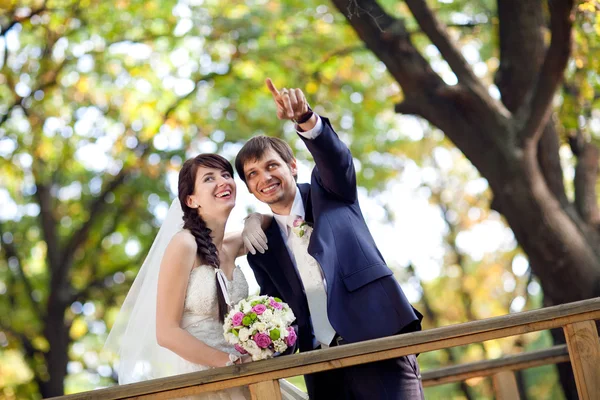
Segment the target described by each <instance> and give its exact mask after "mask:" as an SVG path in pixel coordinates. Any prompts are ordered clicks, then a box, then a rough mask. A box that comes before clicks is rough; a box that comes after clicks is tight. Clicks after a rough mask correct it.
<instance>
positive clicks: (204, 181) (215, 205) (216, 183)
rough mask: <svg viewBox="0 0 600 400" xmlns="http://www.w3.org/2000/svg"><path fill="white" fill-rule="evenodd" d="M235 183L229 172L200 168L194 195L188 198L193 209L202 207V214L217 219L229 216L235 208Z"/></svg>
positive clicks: (197, 173) (188, 202) (197, 172)
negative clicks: (218, 216)
mask: <svg viewBox="0 0 600 400" xmlns="http://www.w3.org/2000/svg"><path fill="white" fill-rule="evenodd" d="M235 194H236V192H235V181H234V180H233V176H231V174H230V173H229V172H228V171H224V170H221V169H216V168H207V167H202V166H201V167H198V170H197V171H196V182H195V184H194V193H193V194H192V195H190V196H188V201H187V204H188V206H189V207H191V208H197V206H200V209H199V210H200V214H201V215H203V216H211V217H213V218H214V217H215V216H217V215H223V214H225V215H229V212H231V209H232V208H233V207H234V206H235Z"/></svg>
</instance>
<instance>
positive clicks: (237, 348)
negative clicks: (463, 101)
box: [233, 344, 248, 354]
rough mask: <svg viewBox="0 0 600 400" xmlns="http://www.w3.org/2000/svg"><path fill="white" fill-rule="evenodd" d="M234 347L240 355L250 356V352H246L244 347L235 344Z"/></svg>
mask: <svg viewBox="0 0 600 400" xmlns="http://www.w3.org/2000/svg"><path fill="white" fill-rule="evenodd" d="M233 347H235V349H236V350H237V351H238V353H240V354H248V352H247V351H246V350H244V348H243V347H242V346H240V345H239V344H234V345H233Z"/></svg>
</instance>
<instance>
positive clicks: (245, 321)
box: [242, 315, 252, 326]
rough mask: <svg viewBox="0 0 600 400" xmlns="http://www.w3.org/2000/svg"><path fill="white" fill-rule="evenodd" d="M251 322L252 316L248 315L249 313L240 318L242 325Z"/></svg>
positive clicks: (248, 324)
mask: <svg viewBox="0 0 600 400" xmlns="http://www.w3.org/2000/svg"><path fill="white" fill-rule="evenodd" d="M251 323H252V317H250V316H249V315H246V316H245V317H244V318H243V319H242V325H244V326H250V324H251Z"/></svg>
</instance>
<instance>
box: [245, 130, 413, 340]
mask: <svg viewBox="0 0 600 400" xmlns="http://www.w3.org/2000/svg"><path fill="white" fill-rule="evenodd" d="M322 120H323V131H322V132H321V134H320V135H319V136H318V137H317V138H315V139H312V140H310V139H306V138H304V137H302V136H300V137H301V138H302V139H303V140H304V142H305V143H306V146H307V147H308V149H309V151H310V152H311V154H312V155H313V157H314V160H315V164H316V166H315V168H314V169H313V172H312V176H311V183H310V184H299V185H298V189H299V190H300V193H301V195H302V201H303V203H304V207H305V210H306V216H305V219H306V221H307V222H309V223H312V224H313V233H312V235H311V238H310V242H309V246H308V252H309V253H310V254H311V255H312V256H313V257H314V258H315V259H316V260H317V261H318V262H319V265H320V266H321V268H322V270H323V273H324V274H325V278H326V281H327V314H328V317H329V321H330V322H331V325H332V326H333V328H334V329H335V331H336V332H337V333H338V334H339V335H340V336H342V337H343V338H344V339H345V340H346V341H348V342H358V341H362V340H368V339H374V338H379V337H384V336H389V335H393V334H396V333H399V332H401V331H406V328H408V330H417V329H420V320H421V319H422V315H421V314H420V313H419V312H418V311H416V310H415V309H414V308H413V307H412V306H411V305H410V304H409V302H408V300H407V299H406V297H405V295H404V293H403V292H402V289H401V288H400V286H399V285H398V282H396V280H395V278H394V277H393V275H392V271H391V270H390V269H389V268H388V266H387V265H386V263H385V261H384V260H383V257H382V256H381V253H380V252H379V250H378V249H377V246H376V245H375V241H374V240H373V237H372V236H371V233H370V232H369V229H368V227H367V225H366V223H365V220H364V218H363V215H362V212H361V210H360V206H359V204H358V198H357V189H356V174H355V170H354V165H353V163H352V155H351V153H350V150H349V149H348V148H347V147H346V145H345V144H344V143H342V141H341V140H340V139H339V138H338V136H337V134H336V133H335V132H334V130H333V128H332V127H331V124H330V123H329V120H327V119H326V118H322ZM266 235H267V239H268V244H269V250H268V251H267V252H265V253H264V254H260V253H257V254H256V255H250V254H249V255H248V263H249V264H250V267H251V268H252V270H253V271H254V274H255V276H256V279H257V281H258V284H259V285H260V287H261V294H267V295H270V296H277V297H280V298H281V299H282V300H283V301H285V302H286V303H288V304H289V305H290V307H291V308H292V310H293V311H294V314H295V315H296V323H297V324H298V346H299V348H300V351H309V350H313V349H314V348H315V347H316V345H317V344H316V342H315V340H314V335H313V330H312V325H311V320H310V313H309V309H308V303H307V300H306V295H305V293H304V288H303V285H302V281H301V280H300V277H299V275H298V273H297V271H296V268H294V265H293V264H292V261H291V259H290V255H289V253H288V250H287V248H286V246H285V243H284V238H283V237H282V235H281V231H280V229H279V225H277V222H276V221H275V220H273V221H272V223H271V225H270V227H269V228H268V229H267V231H266Z"/></svg>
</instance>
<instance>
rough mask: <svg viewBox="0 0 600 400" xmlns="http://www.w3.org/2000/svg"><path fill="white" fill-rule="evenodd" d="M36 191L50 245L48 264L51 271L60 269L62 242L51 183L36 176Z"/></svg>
mask: <svg viewBox="0 0 600 400" xmlns="http://www.w3.org/2000/svg"><path fill="white" fill-rule="evenodd" d="M35 178H36V179H35V182H36V192H35V196H36V199H37V202H38V204H39V206H40V214H39V219H40V225H41V227H42V232H43V234H44V241H45V242H46V244H47V246H48V250H47V255H48V264H49V265H48V266H49V267H50V270H51V271H55V270H57V269H58V267H59V265H60V253H61V249H60V244H59V241H58V232H57V229H56V219H55V218H54V214H53V210H54V205H53V202H52V194H51V193H50V185H47V184H45V183H42V182H41V181H40V179H39V177H37V176H36V177H35Z"/></svg>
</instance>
